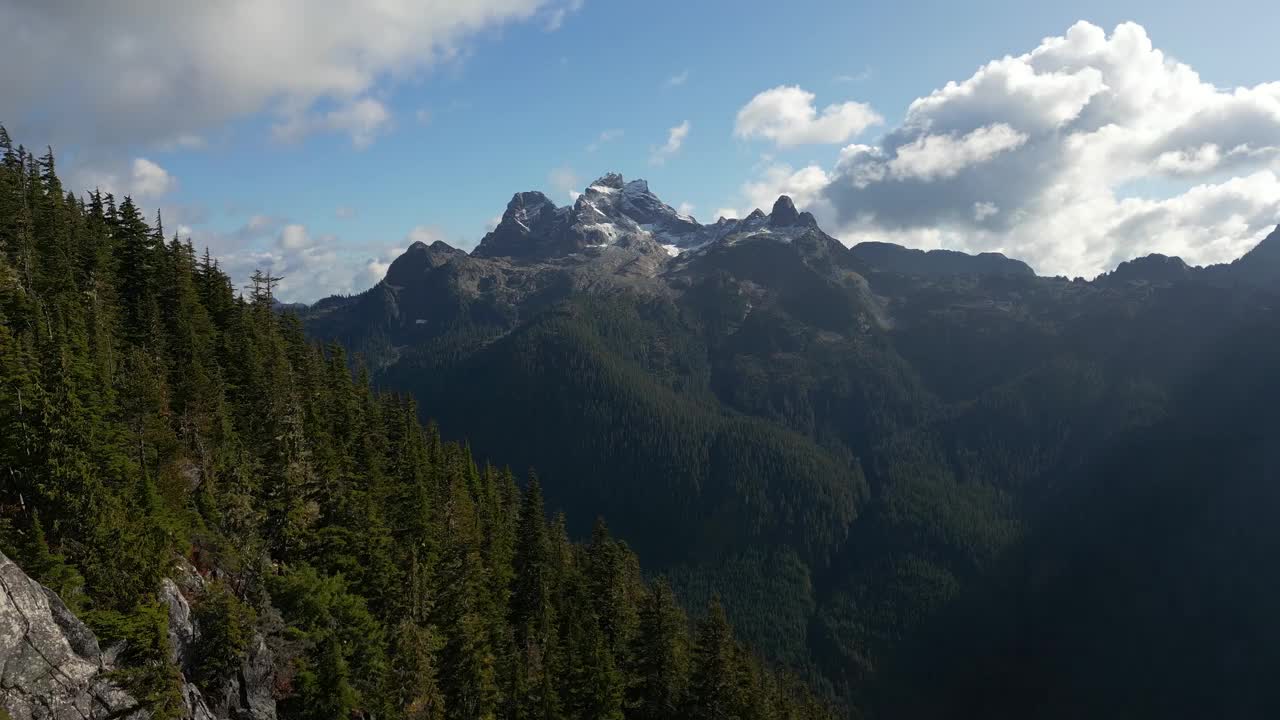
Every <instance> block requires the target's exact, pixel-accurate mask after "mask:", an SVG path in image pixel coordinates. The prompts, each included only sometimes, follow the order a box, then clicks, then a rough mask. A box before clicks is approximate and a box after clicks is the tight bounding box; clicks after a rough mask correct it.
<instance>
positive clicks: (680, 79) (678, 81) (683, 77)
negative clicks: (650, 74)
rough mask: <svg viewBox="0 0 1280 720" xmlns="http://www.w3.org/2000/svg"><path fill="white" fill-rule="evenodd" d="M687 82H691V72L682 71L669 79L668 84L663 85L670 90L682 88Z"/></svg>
mask: <svg viewBox="0 0 1280 720" xmlns="http://www.w3.org/2000/svg"><path fill="white" fill-rule="evenodd" d="M686 82H689V71H688V70H681V71H680V72H678V73H676V74H675V75H672V76H671V77H669V78H667V80H666V82H664V83H663V85H664V86H666V87H669V88H672V87H680V86H681V85H683V84H685V83H686Z"/></svg>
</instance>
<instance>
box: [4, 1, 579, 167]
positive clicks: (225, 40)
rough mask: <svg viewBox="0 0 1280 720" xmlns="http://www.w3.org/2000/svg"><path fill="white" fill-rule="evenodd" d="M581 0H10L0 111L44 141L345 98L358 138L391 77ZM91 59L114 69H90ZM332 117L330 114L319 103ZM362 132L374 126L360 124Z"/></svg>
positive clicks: (288, 116)
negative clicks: (492, 30)
mask: <svg viewBox="0 0 1280 720" xmlns="http://www.w3.org/2000/svg"><path fill="white" fill-rule="evenodd" d="M580 6H581V2H580V0H570V1H569V2H558V1H554V0H470V1H469V2H430V3H427V2H418V0H379V2H375V3H367V2H358V1H357V0H277V1H275V2H259V1H258V0H226V1H225V2H213V3H206V2H193V1H191V0H179V1H177V2H166V1H161V0H132V1H130V2H116V3H88V4H84V3H58V2H52V3H48V2H19V3H0V27H4V28H10V29H15V28H21V32H9V33H7V34H6V37H5V42H3V43H0V87H3V88H4V92H3V93H0V117H3V118H4V119H5V121H6V123H8V125H9V130H10V131H11V132H13V133H14V134H15V135H16V136H19V137H24V138H30V139H32V140H33V141H36V142H39V143H41V144H43V143H44V142H46V141H47V142H52V143H54V144H62V143H76V142H85V143H88V142H92V143H93V144H94V145H96V146H101V147H107V146H113V147H120V146H128V145H130V144H134V143H145V144H157V145H159V144H164V143H183V142H187V141H189V139H190V138H193V137H200V136H203V135H204V134H205V133H206V132H207V131H209V130H212V129H215V128H220V127H222V126H223V125H224V124H225V123H226V122H227V121H229V120H232V119H235V118H241V117H245V116H248V115H252V114H254V113H258V112H261V111H267V112H271V113H274V114H279V116H280V118H281V122H282V123H285V124H287V123H288V122H289V121H291V120H292V119H294V118H299V117H301V118H314V117H315V116H316V115H317V110H318V108H338V110H336V111H335V112H337V113H338V116H336V117H334V118H332V119H331V120H330V122H332V123H340V124H344V126H345V127H346V129H348V130H349V131H350V132H351V134H352V135H353V138H356V142H357V143H360V142H365V140H361V139H360V138H371V137H372V136H373V135H372V134H369V133H368V128H370V127H371V126H373V127H374V128H375V129H376V128H377V127H380V125H379V124H378V122H377V118H376V116H375V114H374V113H372V112H371V111H372V110H373V107H372V106H371V105H368V104H367V103H365V104H363V105H361V104H360V103H361V102H362V99H366V100H367V99H368V98H369V97H370V96H371V94H372V93H373V91H374V90H375V88H377V87H378V86H379V85H380V84H382V83H384V82H396V81H399V80H402V79H408V78H412V77H413V76H415V75H418V74H420V73H422V72H423V71H426V70H428V69H430V68H431V67H432V66H434V65H436V64H438V63H439V62H441V61H443V60H448V59H450V58H455V57H458V56H459V55H460V53H461V52H462V51H463V50H465V48H466V43H467V41H468V40H469V39H470V38H471V37H473V36H475V35H476V34H477V33H479V32H482V31H485V30H487V29H490V28H494V27H498V26H501V25H504V24H508V23H511V22H518V21H522V20H528V19H531V18H534V17H535V16H537V15H538V14H539V13H543V14H544V15H545V14H546V13H551V14H552V17H554V13H555V12H556V11H557V10H558V9H564V10H567V11H571V10H573V9H576V8H578V7H580ZM86 68H95V69H104V68H109V69H110V71H109V72H86V71H85V69H86ZM320 116H321V117H325V116H324V114H323V113H320ZM362 133H364V134H362Z"/></svg>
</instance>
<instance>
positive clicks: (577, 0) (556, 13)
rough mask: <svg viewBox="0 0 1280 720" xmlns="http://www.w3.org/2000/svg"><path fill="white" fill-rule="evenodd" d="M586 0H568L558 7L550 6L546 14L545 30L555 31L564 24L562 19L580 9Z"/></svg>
mask: <svg viewBox="0 0 1280 720" xmlns="http://www.w3.org/2000/svg"><path fill="white" fill-rule="evenodd" d="M585 3H586V0H568V1H567V2H565V3H564V4H562V5H560V6H559V7H553V8H551V12H550V14H549V15H548V16H547V25H546V29H547V32H555V31H556V30H559V29H560V28H561V27H563V26H564V21H565V20H566V19H567V18H568V17H569V16H570V15H572V14H574V13H576V12H578V11H579V10H581V9H582V6H583V5H584V4H585Z"/></svg>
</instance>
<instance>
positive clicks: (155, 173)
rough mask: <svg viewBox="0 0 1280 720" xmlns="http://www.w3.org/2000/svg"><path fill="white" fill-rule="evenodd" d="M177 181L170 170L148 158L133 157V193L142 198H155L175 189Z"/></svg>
mask: <svg viewBox="0 0 1280 720" xmlns="http://www.w3.org/2000/svg"><path fill="white" fill-rule="evenodd" d="M176 184H177V181H175V180H174V179H173V176H172V175H170V174H169V171H168V170H165V169H164V168H162V167H160V166H159V165H157V164H156V163H154V162H151V161H150V160H148V159H146V158H134V159H133V173H132V175H131V176H130V185H131V187H132V194H134V195H137V196H138V197H140V198H155V197H160V196H161V195H164V194H165V193H167V192H169V191H170V190H172V189H173V187H174V186H175V185H176Z"/></svg>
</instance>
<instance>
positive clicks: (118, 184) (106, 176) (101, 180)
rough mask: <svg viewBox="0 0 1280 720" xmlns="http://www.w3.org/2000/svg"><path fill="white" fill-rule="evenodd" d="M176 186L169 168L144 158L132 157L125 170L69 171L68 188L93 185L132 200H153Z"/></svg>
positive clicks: (77, 190) (87, 187) (75, 188)
mask: <svg viewBox="0 0 1280 720" xmlns="http://www.w3.org/2000/svg"><path fill="white" fill-rule="evenodd" d="M177 186H178V180H177V178H175V177H173V175H171V174H170V173H169V171H168V170H165V169H164V168H163V167H161V166H160V165H159V164H157V163H155V162H153V161H151V160H148V159H147V158H143V157H139V158H134V159H133V162H132V163H129V164H128V171H127V172H126V171H123V170H119V171H117V170H105V171H104V170H96V169H93V168H83V167H82V168H78V169H76V170H73V171H72V173H71V187H72V189H74V190H75V191H76V192H79V191H80V190H82V189H83V190H91V189H94V188H96V189H98V190H101V191H102V192H104V193H111V194H113V195H115V196H117V197H124V196H126V195H128V196H131V197H133V199H135V200H153V199H155V198H159V197H161V196H163V195H166V194H168V193H169V192H170V191H172V190H173V189H174V188H176V187H177Z"/></svg>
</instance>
